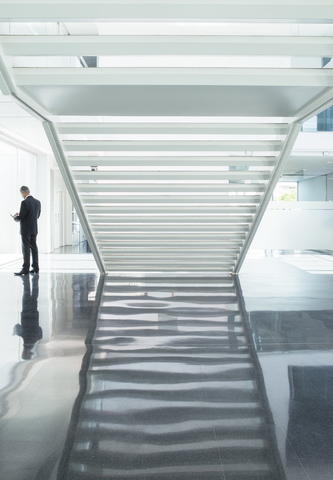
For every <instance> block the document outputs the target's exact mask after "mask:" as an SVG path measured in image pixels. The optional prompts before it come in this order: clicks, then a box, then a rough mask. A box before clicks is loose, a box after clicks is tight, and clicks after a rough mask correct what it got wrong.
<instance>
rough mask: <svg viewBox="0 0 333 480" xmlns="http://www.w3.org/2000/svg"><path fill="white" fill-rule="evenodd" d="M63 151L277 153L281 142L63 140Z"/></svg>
mask: <svg viewBox="0 0 333 480" xmlns="http://www.w3.org/2000/svg"><path fill="white" fill-rule="evenodd" d="M62 147H63V149H64V151H67V152H79V151H83V152H89V151H101V152H106V151H144V152H146V151H147V152H148V151H214V152H215V151H217V152H218V151H226V152H229V151H232V152H243V151H251V152H253V151H255V152H259V151H260V152H279V151H280V150H281V148H282V142H281V141H241V140H234V141H228V140H224V141H223V140H221V141H218V140H206V141H205V140H197V141H196V140H192V141H191V140H189V141H186V140H184V141H182V140H178V141H177V140H169V141H165V140H141V141H135V140H127V141H126V140H124V141H117V140H64V141H63V142H62Z"/></svg>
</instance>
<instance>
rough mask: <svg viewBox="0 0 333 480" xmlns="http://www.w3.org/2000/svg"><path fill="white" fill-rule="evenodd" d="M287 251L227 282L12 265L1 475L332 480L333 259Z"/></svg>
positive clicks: (8, 269) (7, 273) (65, 257)
mask: <svg viewBox="0 0 333 480" xmlns="http://www.w3.org/2000/svg"><path fill="white" fill-rule="evenodd" d="M282 253H283V252H275V253H274V252H273V255H270V256H265V255H264V254H262V255H256V254H253V255H249V256H248V258H247V259H246V261H245V263H244V265H243V269H242V272H241V274H240V275H239V276H224V277H223V276H221V275H216V274H214V273H213V274H210V275H207V274H201V275H199V274H195V273H193V274H178V275H170V274H167V273H165V274H160V275H158V274H152V273H147V274H144V273H141V274H132V275H129V274H123V275H116V276H114V275H107V276H100V275H99V272H98V270H97V268H96V265H95V262H94V260H93V257H92V255H91V254H89V253H86V254H83V253H76V254H71V253H67V254H66V253H58V254H50V255H43V256H42V258H41V271H40V274H39V275H30V276H23V277H21V278H18V277H14V276H13V270H14V269H15V268H17V266H15V265H7V266H6V265H3V266H2V268H1V269H0V281H1V305H2V318H1V323H0V325H1V326H0V328H1V330H2V331H1V366H0V369H1V376H0V378H1V388H0V405H1V420H0V442H1V453H0V472H1V478H3V479H6V480H26V479H29V480H30V479H31V480H92V479H108V480H116V479H118V480H127V479H134V480H144V479H147V480H153V479H154V480H162V479H170V480H174V479H177V480H178V479H179V480H183V479H184V480H187V479H188V480H193V479H194V480H199V479H200V480H211V479H214V480H215V479H216V480H217V479H218V480H229V479H232V480H243V479H244V480H245V479H246V480H247V479H251V480H259V479H260V480H261V479H262V480H304V479H307V480H318V479H320V480H330V479H331V478H332V467H333V454H332V451H333V449H332V446H333V437H332V421H333V391H332V377H333V315H332V313H333V297H332V288H333V257H332V255H328V254H327V253H326V254H325V252H314V251H304V252H299V253H293V254H292V253H291V252H288V253H286V254H282Z"/></svg>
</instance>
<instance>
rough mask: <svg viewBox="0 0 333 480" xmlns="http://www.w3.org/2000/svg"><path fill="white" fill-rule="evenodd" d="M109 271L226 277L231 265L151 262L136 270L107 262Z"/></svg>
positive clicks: (132, 267) (121, 263) (124, 263)
mask: <svg viewBox="0 0 333 480" xmlns="http://www.w3.org/2000/svg"><path fill="white" fill-rule="evenodd" d="M105 264H106V266H107V268H108V271H109V272H110V273H115V272H129V273H132V272H133V271H135V270H140V271H143V270H144V271H145V272H146V271H148V272H159V273H160V272H161V271H163V272H180V273H183V272H184V271H186V272H193V273H194V274H196V273H197V272H199V273H200V274H201V273H202V272H207V274H210V273H211V272H217V273H218V274H219V275H220V274H224V275H230V270H231V268H230V266H229V265H220V264H219V263H215V264H212V262H211V263H210V264H209V265H206V264H203V263H200V264H197V263H196V262H194V261H193V262H190V263H188V264H187V265H186V268H185V267H184V266H183V265H180V264H179V262H178V261H176V262H170V261H168V262H165V263H164V264H160V263H157V262H156V261H154V262H149V264H146V263H140V264H139V265H137V266H140V269H138V268H135V266H134V264H133V262H125V261H122V262H120V263H119V264H117V263H115V262H105Z"/></svg>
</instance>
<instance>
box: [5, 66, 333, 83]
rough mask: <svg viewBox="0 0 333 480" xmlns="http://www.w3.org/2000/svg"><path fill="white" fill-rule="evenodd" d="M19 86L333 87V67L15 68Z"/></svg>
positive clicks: (14, 71)
mask: <svg viewBox="0 0 333 480" xmlns="http://www.w3.org/2000/svg"><path fill="white" fill-rule="evenodd" d="M13 74H14V79H15V83H16V85H17V86H18V87H29V86H44V87H45V86H51V85H52V86H66V85H67V86H70V85H74V86H77V85H80V86H96V85H107V86H112V85H122V86H132V85H145V86H149V85H163V86H166V85H172V86H180V85H186V86H190V85H197V86H205V85H206V86H214V85H215V86H257V87H258V86H294V87H322V88H323V87H327V88H328V87H333V69H330V68H212V67H207V68H192V67H188V68H181V67H179V68H171V67H170V68H167V67H165V68H148V67H147V68H142V67H137V68H136V67H129V68H122V67H103V68H67V67H53V68H47V67H43V68H42V67H41V68H28V67H25V68H23V67H15V68H13Z"/></svg>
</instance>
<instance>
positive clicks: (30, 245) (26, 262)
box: [21, 235, 39, 272]
mask: <svg viewBox="0 0 333 480" xmlns="http://www.w3.org/2000/svg"><path fill="white" fill-rule="evenodd" d="M21 237H22V254H23V265H22V270H24V271H25V272H28V271H29V269H30V252H31V255H32V268H33V269H34V270H35V272H38V270H39V265H38V248H37V243H36V242H37V235H21Z"/></svg>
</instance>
